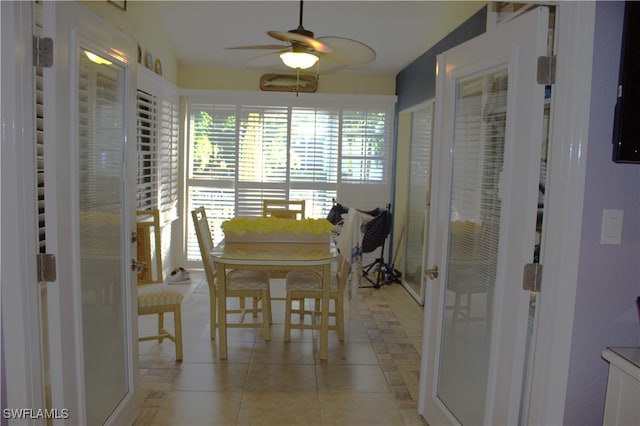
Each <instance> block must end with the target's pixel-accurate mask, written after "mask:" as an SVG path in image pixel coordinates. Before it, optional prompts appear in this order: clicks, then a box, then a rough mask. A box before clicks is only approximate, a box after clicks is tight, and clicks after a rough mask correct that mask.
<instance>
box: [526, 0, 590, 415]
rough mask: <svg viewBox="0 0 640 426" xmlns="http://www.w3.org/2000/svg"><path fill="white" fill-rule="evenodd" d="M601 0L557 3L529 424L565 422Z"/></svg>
mask: <svg viewBox="0 0 640 426" xmlns="http://www.w3.org/2000/svg"><path fill="white" fill-rule="evenodd" d="M595 7H596V3H595V2H558V5H557V9H556V10H557V18H556V19H557V27H556V28H558V30H557V33H556V37H557V69H556V84H555V86H554V89H553V90H554V93H553V105H552V114H553V115H552V121H551V127H550V129H551V135H550V146H549V148H550V151H549V160H550V162H549V166H548V178H549V185H548V187H549V192H548V198H547V211H546V215H545V222H546V224H545V231H544V232H545V235H544V239H545V244H544V249H543V250H544V252H543V253H542V258H541V263H542V264H543V265H544V269H543V275H542V284H541V289H542V291H541V292H540V295H539V299H538V300H539V304H538V307H537V309H538V312H537V314H536V315H537V321H538V325H537V326H538V332H537V336H536V339H537V341H536V346H535V352H534V357H533V369H532V381H531V401H530V410H529V417H528V419H527V424H539V425H542V424H547V425H551V424H563V421H564V409H565V399H566V390H567V382H568V373H569V361H570V355H571V341H572V334H573V317H574V309H575V297H576V288H577V281H578V265H579V255H580V239H581V229H582V209H583V199H584V185H585V171H586V165H587V161H586V154H587V141H588V131H589V110H590V107H589V106H590V99H591V69H592V60H593V37H594V23H595Z"/></svg>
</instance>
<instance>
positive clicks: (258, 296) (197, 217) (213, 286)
mask: <svg viewBox="0 0 640 426" xmlns="http://www.w3.org/2000/svg"><path fill="white" fill-rule="evenodd" d="M191 217H192V218H193V223H194V226H195V230H196V237H197V238H198V245H199V246H200V255H201V256H202V264H203V265H204V270H205V275H206V277H207V284H208V286H209V309H210V323H211V339H215V338H216V328H217V317H216V315H229V314H240V319H239V321H238V322H230V321H229V320H228V319H227V328H260V327H261V328H262V330H263V333H264V338H265V340H269V339H270V333H269V326H270V324H271V322H272V319H271V293H270V290H269V274H267V273H266V272H265V271H253V270H242V269H235V270H232V271H229V272H227V286H226V288H225V300H224V306H225V310H224V312H222V313H218V312H217V303H218V302H219V301H218V297H219V295H218V293H219V292H218V283H217V278H216V265H215V263H214V262H213V259H212V258H211V256H210V253H211V250H213V248H214V247H213V240H212V238H211V231H210V228H209V221H208V220H207V213H206V211H205V209H204V207H198V208H196V209H195V210H192V211H191ZM230 298H239V299H240V300H241V301H242V299H243V298H253V300H255V301H256V303H254V304H253V306H252V307H251V308H245V307H244V304H242V303H241V304H240V308H238V309H234V308H230V307H229V306H228V305H227V300H228V299H230ZM246 313H252V314H258V313H260V314H261V317H262V318H261V321H260V322H256V321H254V322H244V319H245V315H246ZM253 316H254V315H252V317H253ZM255 316H257V315H255Z"/></svg>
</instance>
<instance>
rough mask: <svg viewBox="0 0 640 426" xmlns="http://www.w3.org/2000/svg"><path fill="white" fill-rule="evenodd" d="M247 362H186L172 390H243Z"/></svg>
mask: <svg viewBox="0 0 640 426" xmlns="http://www.w3.org/2000/svg"><path fill="white" fill-rule="evenodd" d="M247 369H248V365H247V364H231V363H229V364H223V365H215V364H185V365H184V367H183V368H182V370H181V371H180V374H178V375H177V376H176V379H175V380H174V382H173V386H172V388H171V389H172V390H176V391H178V390H184V391H221V392H242V390H243V389H244V386H245V382H246V380H247Z"/></svg>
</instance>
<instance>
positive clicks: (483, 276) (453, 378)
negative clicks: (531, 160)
mask: <svg viewBox="0 0 640 426" xmlns="http://www.w3.org/2000/svg"><path fill="white" fill-rule="evenodd" d="M507 83H508V74H507V70H506V69H501V70H495V71H492V72H489V73H486V74H483V75H480V76H474V77H471V78H467V79H463V80H461V81H458V82H457V84H456V101H455V117H454V123H455V130H454V138H453V153H454V154H453V169H452V175H453V177H452V186H451V202H450V218H449V226H450V227H449V255H448V267H447V270H448V271H449V274H448V277H447V283H446V296H445V297H446V299H445V300H446V302H445V303H446V306H445V316H444V322H443V328H442V344H441V348H440V360H441V364H440V365H441V370H440V376H439V379H438V396H439V398H440V399H441V400H442V401H443V403H444V404H445V405H446V406H447V408H448V409H449V410H450V411H451V412H453V413H455V415H456V417H457V418H458V420H459V421H460V422H461V423H463V424H482V422H483V421H484V402H485V398H486V389H487V372H488V371H489V349H490V347H491V338H492V336H491V332H490V328H491V318H492V315H493V310H492V307H493V289H494V283H495V278H496V263H497V259H498V241H499V236H500V235H499V231H500V211H501V192H500V179H501V176H502V171H503V160H504V145H505V138H504V135H505V124H506V111H507V108H506V106H507V105H506V104H507Z"/></svg>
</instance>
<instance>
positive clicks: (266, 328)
mask: <svg viewBox="0 0 640 426" xmlns="http://www.w3.org/2000/svg"><path fill="white" fill-rule="evenodd" d="M270 300H271V299H270V297H269V287H267V290H264V291H263V292H262V302H261V303H262V330H263V333H264V340H271V334H270V324H271V322H270V319H271V303H270ZM253 303H254V304H256V303H257V301H256V299H255V298H254V299H253ZM254 312H255V313H256V314H257V310H256V311H254Z"/></svg>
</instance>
